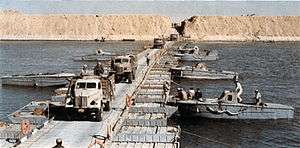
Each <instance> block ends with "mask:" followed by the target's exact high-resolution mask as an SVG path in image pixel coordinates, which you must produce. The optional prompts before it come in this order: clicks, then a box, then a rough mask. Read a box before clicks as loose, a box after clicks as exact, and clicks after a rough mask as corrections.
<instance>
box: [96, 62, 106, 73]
mask: <svg viewBox="0 0 300 148" xmlns="http://www.w3.org/2000/svg"><path fill="white" fill-rule="evenodd" d="M103 73H104V68H103V66H102V64H101V62H98V63H97V65H96V66H95V68H94V75H96V76H101V75H102V74H103Z"/></svg>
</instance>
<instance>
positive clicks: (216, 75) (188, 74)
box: [170, 63, 238, 80]
mask: <svg viewBox="0 0 300 148" xmlns="http://www.w3.org/2000/svg"><path fill="white" fill-rule="evenodd" d="M200 64H202V63H200ZM170 71H171V76H172V79H199V80H202V79H203V80H232V79H233V78H234V77H235V76H236V75H238V74H237V73H236V72H232V71H223V70H210V69H207V67H206V66H201V67H194V66H180V67H172V68H170Z"/></svg>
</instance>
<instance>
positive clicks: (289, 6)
mask: <svg viewBox="0 0 300 148" xmlns="http://www.w3.org/2000/svg"><path fill="white" fill-rule="evenodd" d="M0 9H2V10H7V9H13V10H18V11H20V12H24V13H29V14H52V13H54V14H61V13H64V14H154V15H165V16H170V17H171V18H172V20H173V21H177V22H179V21H182V20H183V19H186V18H189V17H191V16H194V15H233V16H240V15H246V14H253V13H254V14H256V15H260V16H265V15H266V16H270V15H279V16H281V15H298V16H299V15H300V2H297V1H156V0H154V1H102V0H95V1H92V0H88V1H84V0H83V1H77V0H54V1H50V0H49V1H47V0H32V1H24V0H1V1H0Z"/></svg>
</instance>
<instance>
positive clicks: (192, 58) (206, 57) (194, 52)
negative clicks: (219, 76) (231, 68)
mask: <svg viewBox="0 0 300 148" xmlns="http://www.w3.org/2000/svg"><path fill="white" fill-rule="evenodd" d="M174 56H175V57H178V58H179V60H180V61H186V62H201V61H215V60H217V59H218V58H219V57H218V52H217V51H216V50H208V49H199V47H198V46H194V47H192V48H183V47H181V46H180V47H179V49H178V53H175V54H174Z"/></svg>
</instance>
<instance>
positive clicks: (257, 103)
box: [254, 90, 262, 106]
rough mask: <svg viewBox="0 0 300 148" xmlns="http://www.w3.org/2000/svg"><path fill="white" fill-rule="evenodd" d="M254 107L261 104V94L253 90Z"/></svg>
mask: <svg viewBox="0 0 300 148" xmlns="http://www.w3.org/2000/svg"><path fill="white" fill-rule="evenodd" d="M254 99H255V105H256V106H259V105H261V104H262V101H261V94H260V93H259V92H258V90H255V97H254Z"/></svg>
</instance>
